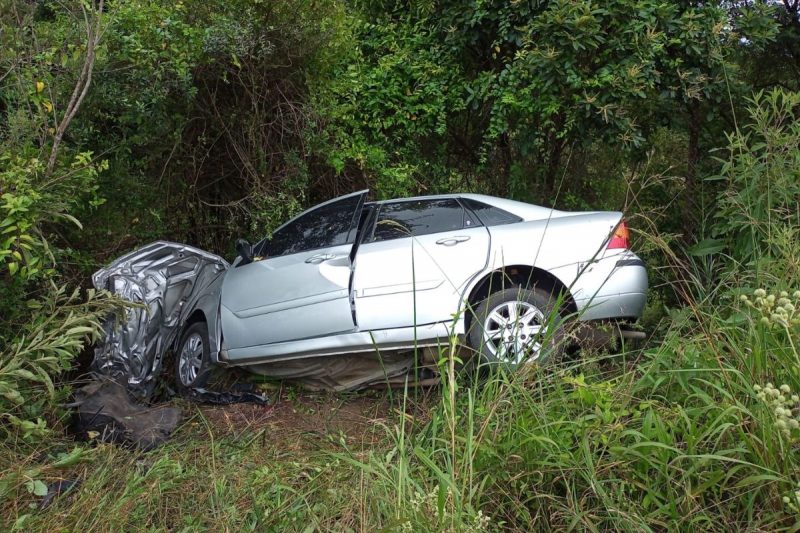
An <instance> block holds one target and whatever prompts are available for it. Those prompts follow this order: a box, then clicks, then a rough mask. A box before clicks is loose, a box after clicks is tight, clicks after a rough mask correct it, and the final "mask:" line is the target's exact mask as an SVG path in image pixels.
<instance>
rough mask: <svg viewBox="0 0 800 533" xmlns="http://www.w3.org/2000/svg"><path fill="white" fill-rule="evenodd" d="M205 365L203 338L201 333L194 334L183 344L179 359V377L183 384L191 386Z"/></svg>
mask: <svg viewBox="0 0 800 533" xmlns="http://www.w3.org/2000/svg"><path fill="white" fill-rule="evenodd" d="M202 364H203V338H202V337H201V336H200V334H199V333H192V334H191V335H189V337H188V338H187V339H186V341H185V342H184V343H183V347H182V348H181V354H180V357H179V358H178V376H179V377H180V379H181V384H183V385H184V386H187V387H188V386H190V385H191V384H192V383H194V381H195V380H196V379H197V375H198V374H199V373H200V367H201V366H202Z"/></svg>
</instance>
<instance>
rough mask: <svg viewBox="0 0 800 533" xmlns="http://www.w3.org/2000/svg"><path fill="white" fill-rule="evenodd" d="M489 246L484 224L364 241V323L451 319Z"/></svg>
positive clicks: (360, 316) (357, 295)
mask: <svg viewBox="0 0 800 533" xmlns="http://www.w3.org/2000/svg"><path fill="white" fill-rule="evenodd" d="M488 252H489V233H488V231H487V230H486V228H484V227H473V228H464V229H460V230H453V231H446V232H440V233H434V234H430V235H421V236H418V237H406V238H402V239H393V240H388V241H381V242H373V243H367V244H362V245H361V246H360V247H359V249H358V254H357V255H356V261H355V277H354V281H353V291H354V301H355V309H356V318H357V321H358V327H359V329H360V330H376V329H388V328H399V327H409V326H413V325H414V324H418V325H420V324H432V323H435V322H445V321H450V320H452V317H453V314H454V313H456V311H457V310H458V308H459V306H460V303H461V294H462V292H463V291H464V288H465V287H466V285H467V284H468V283H469V282H470V281H471V280H472V279H473V278H474V277H475V276H476V275H477V274H478V273H480V272H481V271H482V270H483V269H485V268H486V260H487V256H488Z"/></svg>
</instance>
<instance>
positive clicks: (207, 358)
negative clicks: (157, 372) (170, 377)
mask: <svg viewBox="0 0 800 533" xmlns="http://www.w3.org/2000/svg"><path fill="white" fill-rule="evenodd" d="M198 341H199V342H201V343H202V345H201V346H197V342H198ZM190 343H191V344H194V346H191V345H189V344H190ZM210 346H211V345H210V343H209V340H208V326H207V325H206V323H205V322H195V323H194V324H192V325H190V326H189V327H188V328H186V330H184V332H183V336H181V342H180V344H178V350H177V352H176V354H175V376H174V377H175V386H176V387H177V389H178V392H180V393H181V394H186V393H188V392H189V390H190V389H195V388H200V387H205V385H206V383H208V378H209V377H210V376H211V352H210V350H209V348H210ZM198 347H199V348H200V350H201V353H198V350H197V348H198ZM184 350H187V351H186V352H185V351H184ZM198 355H199V357H197V356H198ZM192 363H199V366H197V367H195V369H196V372H194V371H193V369H192V368H187V367H186V366H184V365H190V366H194V365H193V364H192Z"/></svg>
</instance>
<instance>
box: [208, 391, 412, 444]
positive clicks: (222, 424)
mask: <svg viewBox="0 0 800 533" xmlns="http://www.w3.org/2000/svg"><path fill="white" fill-rule="evenodd" d="M271 397H272V403H271V404H270V405H264V406H262V405H255V404H233V405H226V406H202V407H200V412H201V413H202V415H203V416H204V417H205V418H206V420H207V421H208V422H209V424H210V426H211V428H212V430H213V431H214V433H215V434H217V435H219V436H228V435H244V434H246V433H253V432H256V431H260V430H264V435H265V438H267V439H269V440H270V441H272V442H280V443H281V445H282V446H283V447H284V449H296V450H299V449H314V448H319V447H320V445H322V444H324V443H327V442H330V440H331V439H334V440H336V441H341V440H342V439H344V440H345V441H346V443H347V444H348V445H371V444H377V443H378V442H379V441H381V440H382V439H383V438H384V437H385V436H386V430H385V427H386V424H387V421H388V420H389V419H391V418H393V417H395V416H396V414H395V413H394V409H393V406H392V401H391V397H390V395H389V394H388V393H387V392H386V391H366V392H361V393H338V394H337V393H327V392H303V391H300V392H298V391H296V390H293V389H288V390H287V389H281V390H278V391H274V392H273V393H272V395H271Z"/></svg>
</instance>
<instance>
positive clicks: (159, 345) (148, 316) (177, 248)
mask: <svg viewBox="0 0 800 533" xmlns="http://www.w3.org/2000/svg"><path fill="white" fill-rule="evenodd" d="M229 267H230V265H229V264H228V262H227V261H225V260H224V259H222V258H221V257H219V256H216V255H214V254H210V253H208V252H204V251H202V250H200V249H197V248H194V247H192V246H187V245H185V244H178V243H173V242H168V241H157V242H154V243H151V244H148V245H146V246H143V247H142V248H140V249H138V250H136V251H134V252H131V253H129V254H126V255H124V256H122V257H120V258H119V259H117V260H115V261H114V262H113V263H111V264H110V265H108V266H107V267H105V268H102V269H100V270H98V271H97V272H95V273H94V275H93V276H92V282H93V284H94V286H95V287H96V288H97V289H106V290H109V291H111V292H113V293H115V294H117V295H118V296H120V297H121V298H123V299H125V300H128V301H129V302H131V303H132V304H134V305H132V306H131V307H130V308H129V309H128V310H127V312H126V315H125V317H124V319H122V320H121V321H120V322H122V323H119V322H118V321H117V320H116V319H115V318H114V317H110V318H109V319H108V321H107V322H106V324H105V338H104V340H102V341H101V342H98V344H97V346H96V347H95V354H94V361H93V363H92V371H93V372H94V373H95V374H97V375H99V376H105V377H109V378H111V379H113V380H114V381H117V382H119V383H122V384H124V385H126V386H127V388H128V390H129V391H130V392H131V393H133V394H134V395H136V396H138V397H142V398H144V397H148V396H150V395H151V394H152V392H153V389H154V388H155V384H156V379H155V378H156V377H157V376H158V375H159V374H160V372H161V368H162V365H163V361H164V355H165V353H166V352H167V350H168V349H169V348H170V346H171V345H172V344H173V343H174V342H175V341H176V337H177V335H179V334H180V331H181V329H182V327H183V325H184V324H185V323H186V321H187V320H188V319H189V318H190V316H192V313H193V312H194V311H195V310H196V309H198V308H200V307H205V308H208V309H211V310H212V311H213V312H214V314H215V316H214V319H215V320H216V310H217V309H218V305H219V297H218V295H219V287H220V285H221V283H222V278H223V274H224V273H225V271H226V270H227V269H228V268H229ZM211 327H212V326H211V325H210V329H211Z"/></svg>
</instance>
